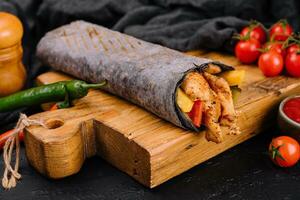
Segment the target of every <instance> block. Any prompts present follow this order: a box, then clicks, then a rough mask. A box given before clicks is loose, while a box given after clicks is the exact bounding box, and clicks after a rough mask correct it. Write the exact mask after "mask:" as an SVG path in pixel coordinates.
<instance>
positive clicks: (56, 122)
mask: <svg viewBox="0 0 300 200" xmlns="http://www.w3.org/2000/svg"><path fill="white" fill-rule="evenodd" d="M64 123H65V122H64V121H63V120H61V119H49V120H48V121H47V122H46V126H47V127H48V129H56V128H59V127H61V126H62V125H64Z"/></svg>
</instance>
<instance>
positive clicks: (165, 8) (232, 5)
mask: <svg viewBox="0 0 300 200" xmlns="http://www.w3.org/2000/svg"><path fill="white" fill-rule="evenodd" d="M299 9H300V3H299V2H297V1H296V0H285V1H282V0H252V1H249V0H2V1H0V11H7V12H10V13H13V14H15V15H17V16H18V17H19V18H20V19H21V20H22V22H23V25H24V29H25V35H24V38H23V47H24V58H23V60H24V64H25V66H26V68H27V72H28V81H27V85H26V87H29V86H32V85H33V81H34V78H35V77H36V76H37V75H38V74H40V73H42V72H44V71H46V70H48V68H47V67H41V64H40V63H39V62H38V60H36V58H35V46H36V44H37V42H38V41H39V39H40V38H41V37H42V36H43V35H44V34H45V33H46V32H47V31H49V30H52V29H54V28H56V27H58V26H61V25H63V24H67V23H69V22H71V21H74V20H77V19H83V20H86V21H90V22H92V23H96V24H100V25H103V26H106V27H108V28H111V29H114V30H118V31H121V32H124V33H127V34H129V35H132V36H135V37H137V38H141V39H143V40H146V41H150V42H154V43H159V44H162V45H164V46H167V47H170V48H173V49H177V50H181V51H186V50H192V49H199V48H206V49H208V50H219V51H227V52H231V51H232V49H233V42H232V40H231V37H232V34H233V33H235V32H237V31H239V30H240V29H241V28H242V27H243V26H245V25H247V23H248V21H249V20H250V19H256V20H258V21H260V22H262V23H263V24H264V25H266V26H269V25H270V24H272V23H274V22H276V21H277V20H279V19H281V18H285V19H287V20H288V21H289V22H290V23H291V24H292V26H293V27H294V29H295V30H296V31H299V28H300V27H299V26H300V12H299ZM0 81H1V80H0ZM20 111H22V112H25V113H29V114H30V113H33V112H35V110H32V108H30V109H29V108H27V109H20V110H17V111H14V112H8V113H0V127H1V126H3V125H8V124H9V123H13V122H14V121H15V120H16V119H17V117H18V113H19V112H20Z"/></svg>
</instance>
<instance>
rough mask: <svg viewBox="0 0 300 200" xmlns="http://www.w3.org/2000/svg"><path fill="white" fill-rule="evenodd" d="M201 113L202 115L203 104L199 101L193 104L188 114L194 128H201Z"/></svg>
mask: <svg viewBox="0 0 300 200" xmlns="http://www.w3.org/2000/svg"><path fill="white" fill-rule="evenodd" d="M202 113H203V103H202V101H200V100H196V101H195V102H194V105H193V108H192V110H191V111H190V112H189V114H188V115H189V117H190V118H191V120H192V122H193V124H194V125H195V126H196V127H200V126H201V122H202Z"/></svg>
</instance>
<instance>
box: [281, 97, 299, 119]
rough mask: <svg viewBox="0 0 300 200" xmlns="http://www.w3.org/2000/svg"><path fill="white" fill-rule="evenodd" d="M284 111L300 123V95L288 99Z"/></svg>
mask: <svg viewBox="0 0 300 200" xmlns="http://www.w3.org/2000/svg"><path fill="white" fill-rule="evenodd" d="M283 112H284V113H285V114H286V115H287V116H288V117H289V118H290V119H292V120H293V121H295V122H297V123H300V97H296V98H293V99H290V100H288V101H287V102H286V103H285V104H284V105H283Z"/></svg>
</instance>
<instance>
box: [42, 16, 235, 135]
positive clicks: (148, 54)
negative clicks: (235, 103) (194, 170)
mask: <svg viewBox="0 0 300 200" xmlns="http://www.w3.org/2000/svg"><path fill="white" fill-rule="evenodd" d="M37 56H38V58H39V59H40V60H41V61H42V62H43V63H44V64H47V65H49V66H51V67H52V68H54V69H56V70H59V71H62V72H65V73H67V74H71V75H73V76H75V77H78V78H80V79H83V80H86V81H89V82H94V83H98V82H101V81H103V80H107V81H108V83H109V84H108V85H107V86H106V87H105V88H104V90H106V91H108V92H110V93H112V94H115V95H117V96H120V97H122V98H124V99H126V100H128V101H130V102H132V103H134V104H137V105H139V106H141V107H143V108H144V109H146V110H148V111H150V112H152V113H154V114H156V115H157V116H159V117H161V118H163V119H165V120H167V121H169V122H171V123H173V124H175V125H177V126H179V127H182V128H185V129H190V130H195V131H199V129H198V128H196V127H195V126H194V125H193V123H192V122H191V120H190V119H189V118H188V117H186V116H185V115H184V114H183V113H182V112H181V111H180V109H179V108H178V107H177V105H176V103H175V102H176V100H175V96H176V89H177V87H178V86H179V85H180V83H181V82H182V80H183V78H184V77H185V75H186V74H187V73H188V72H189V71H193V70H198V71H201V70H203V69H205V68H206V67H207V66H208V64H210V63H213V64H215V65H218V66H220V67H221V68H222V70H232V69H233V68H232V67H229V66H227V65H224V64H221V63H218V62H213V61H211V60H209V59H205V58H198V57H193V56H189V55H185V54H183V53H181V52H178V51H175V50H172V49H169V48H166V47H163V46H160V45H156V44H152V43H149V42H145V41H142V40H139V39H136V38H134V37H131V36H128V35H125V34H122V33H119V32H116V31H112V30H109V29H107V28H104V27H102V26H99V25H95V24H91V23H88V22H84V21H75V22H73V23H71V24H68V25H65V26H62V27H60V28H57V29H55V30H53V31H50V32H48V33H47V34H46V35H45V36H44V37H43V38H42V39H41V41H40V42H39V44H38V46H37ZM99 106H101V105H99Z"/></svg>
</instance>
